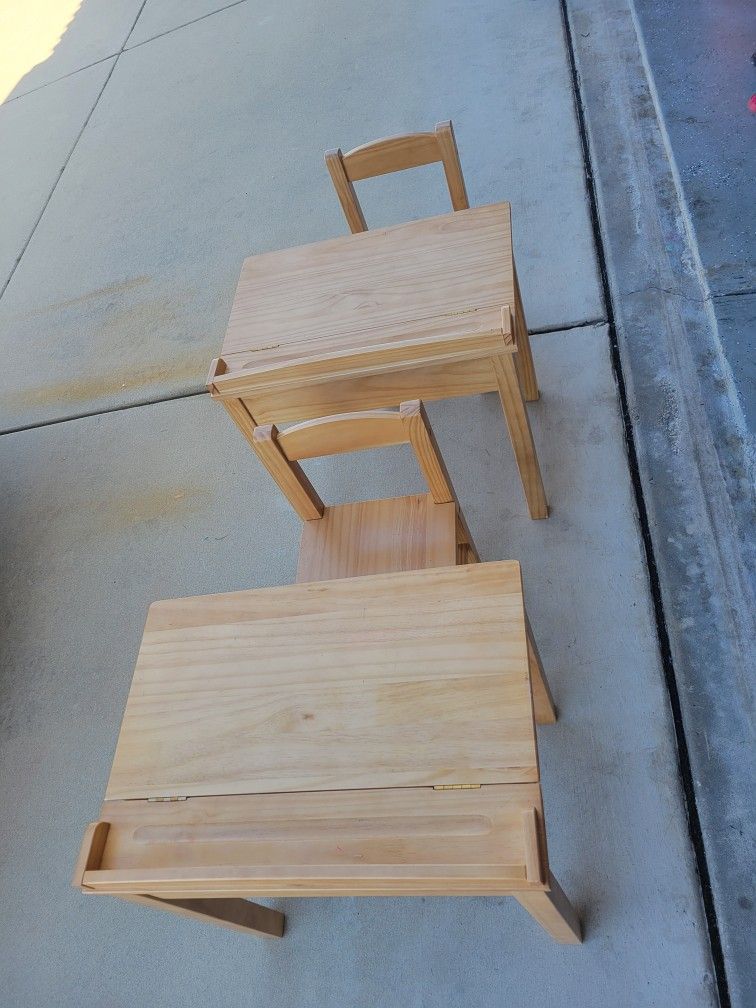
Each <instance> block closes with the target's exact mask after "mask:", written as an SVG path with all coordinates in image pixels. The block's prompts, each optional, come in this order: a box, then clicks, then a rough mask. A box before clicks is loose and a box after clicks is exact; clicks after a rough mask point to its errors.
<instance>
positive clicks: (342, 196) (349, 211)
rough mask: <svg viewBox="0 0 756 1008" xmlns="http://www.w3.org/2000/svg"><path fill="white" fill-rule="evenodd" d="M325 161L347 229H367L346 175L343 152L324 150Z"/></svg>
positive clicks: (360, 208) (355, 195) (352, 187)
mask: <svg viewBox="0 0 756 1008" xmlns="http://www.w3.org/2000/svg"><path fill="white" fill-rule="evenodd" d="M325 163H326V167H327V168H328V174H329V175H330V176H331V181H332V182H333V187H334V189H335V190H336V195H337V196H338V198H339V203H341V209H342V210H343V211H344V216H345V217H346V219H347V224H348V225H349V230H350V231H352V232H353V233H355V234H356V233H358V232H360V231H367V224H366V223H365V217H364V215H363V213H362V207H361V206H360V201H359V200H358V199H357V193H356V192H355V191H354V186H353V185H352V183H351V181H350V179H349V178H348V177H347V173H346V168H345V166H344V156H343V154H342V153H341V151H340V150H330V151H326V154H325Z"/></svg>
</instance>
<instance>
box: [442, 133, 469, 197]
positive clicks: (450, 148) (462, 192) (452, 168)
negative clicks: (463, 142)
mask: <svg viewBox="0 0 756 1008" xmlns="http://www.w3.org/2000/svg"><path fill="white" fill-rule="evenodd" d="M436 139H437V140H438V147H439V150H440V152H441V160H442V162H443V165H444V174H445V175H446V184H447V185H448V186H449V195H450V196H451V202H452V206H453V207H454V209H455V210H466V209H467V208H468V206H469V203H468V202H467V191H466V189H465V180H464V177H463V175H462V165H461V164H460V162H459V151H458V150H457V141H456V138H455V136H454V127H453V126H452V124H451V121H449V122H443V123H439V124H438V125H437V126H436Z"/></svg>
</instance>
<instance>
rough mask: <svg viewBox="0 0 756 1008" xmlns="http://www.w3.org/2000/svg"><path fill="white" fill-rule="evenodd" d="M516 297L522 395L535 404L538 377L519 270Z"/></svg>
mask: <svg viewBox="0 0 756 1008" xmlns="http://www.w3.org/2000/svg"><path fill="white" fill-rule="evenodd" d="M512 266H513V271H514V295H515V310H514V324H515V338H516V340H517V369H518V373H519V375H520V381H521V382H522V394H523V396H524V398H525V402H535V401H536V400H537V399H538V398H539V397H540V394H541V393H540V392H539V391H538V378H537V377H536V371H535V364H534V363H533V353H532V351H531V349H530V334H529V333H528V324H527V322H526V321H525V309H524V308H523V306H522V296H521V294H520V284H519V282H518V280H517V270H516V269H514V263H513V264H512Z"/></svg>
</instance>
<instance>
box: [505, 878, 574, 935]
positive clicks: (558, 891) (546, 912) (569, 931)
mask: <svg viewBox="0 0 756 1008" xmlns="http://www.w3.org/2000/svg"><path fill="white" fill-rule="evenodd" d="M512 895H513V896H514V898H515V899H516V900H517V902H518V903H519V904H520V906H522V907H525V909H526V910H527V911H528V913H529V914H530V915H531V917H534V918H535V920H537V921H538V923H539V924H540V925H541V927H542V928H543V929H544V931H548V933H549V934H550V935H551V937H552V938H553V939H554V940H555V941H558V942H561V943H562V944H564V945H579V944H580V943H581V942H582V940H583V935H582V928H581V927H580V920H579V919H578V915H577V914H576V913H575V910H574V908H573V906H572V904H571V903H570V901H569V900H568V899H567V897H566V896H565V895H564V893H563V892H562V887H561V886H560V885H559V883H558V882H557V880H556V879H555V878H554V876H553V875H552V874H551V872H549V888H548V889H547V890H546V892H539V891H537V890H535V891H532V892H515V893H512Z"/></svg>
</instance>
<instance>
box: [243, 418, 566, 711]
mask: <svg viewBox="0 0 756 1008" xmlns="http://www.w3.org/2000/svg"><path fill="white" fill-rule="evenodd" d="M400 444H410V445H411V446H412V448H413V450H414V452H415V456H416V458H417V461H418V464H419V466H420V469H421V471H422V473H423V476H424V477H425V479H426V481H427V484H428V488H429V491H430V492H429V493H427V494H418V495H414V496H410V497H394V498H391V499H388V500H370V501H360V502H355V503H349V504H339V505H335V506H330V507H326V505H325V504H324V503H323V501H322V500H321V499H320V497H319V496H318V494H317V492H316V490H315V488H314V487H313V485H312V483H311V482H310V480H309V479H308V478H307V476H306V474H305V472H304V470H303V469H302V467H301V466H300V465H299V461H300V460H301V459H307V458H317V457H320V456H324V455H336V454H341V453H345V452H353V451H363V450H366V449H369V448H379V447H385V446H389V445H400ZM252 446H253V447H254V449H255V451H256V452H257V455H258V456H259V458H260V460H261V461H262V463H263V465H264V466H265V467H266V469H267V470H268V472H269V473H270V475H271V476H272V477H273V479H274V480H275V482H276V483H277V484H278V486H279V487H280V489H281V491H282V492H283V494H284V495H285V496H286V497H287V498H288V500H289V502H290V503H291V505H292V507H293V508H294V510H295V511H296V512H297V514H298V515H299V516H300V518H302V519H303V520H304V528H303V530H302V538H301V541H300V549H299V562H298V566H297V582H309V581H330V580H334V579H337V578H346V577H359V576H362V575H368V574H383V573H393V572H399V571H410V570H421V569H425V568H430V567H447V566H454V565H456V564H468V563H479V562H480V557H479V555H478V551H477V548H476V546H475V543H474V541H473V538H472V535H471V534H470V530H469V528H468V526H467V522H466V521H465V517H464V515H463V513H462V509H461V508H460V506H459V500H458V499H457V495H456V493H455V492H454V487H453V486H452V482H451V479H450V477H449V473H448V471H447V469H446V465H445V464H444V460H443V459H442V457H441V453H440V451H439V448H438V444H437V442H436V439H435V436H434V434H433V430H432V429H431V426H430V423H429V421H428V417H427V415H426V412H425V409H424V407H423V404H422V403H421V402H420V401H419V400H414V401H412V402H405V403H402V404H401V406H400V407H399V410H398V411H392V410H366V411H364V412H360V413H341V414H338V415H336V416H329V417H323V418H321V419H317V420H307V421H305V422H304V423H300V424H296V425H294V426H293V427H289V428H288V429H287V430H284V431H279V430H278V429H277V428H276V426H275V425H274V424H268V425H266V426H261V427H255V429H254V432H253V436H252ZM525 621H526V628H527V637H528V663H529V666H530V673H531V680H532V684H533V702H534V707H535V716H536V720H537V721H538V722H539V723H552V722H554V721H555V720H556V710H555V708H554V703H553V700H552V698H551V694H550V692H549V687H548V684H547V682H546V679H545V677H544V675H543V669H542V666H541V661H540V657H539V654H538V648H537V647H536V644H535V640H534V638H533V634H532V631H531V628H530V624H529V622H528V620H527V615H526V617H525Z"/></svg>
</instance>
